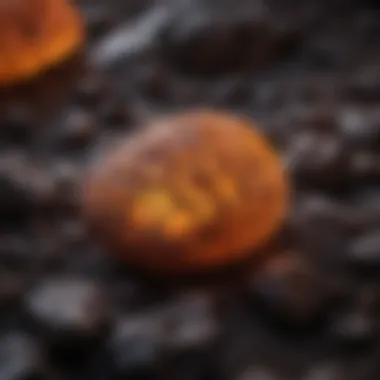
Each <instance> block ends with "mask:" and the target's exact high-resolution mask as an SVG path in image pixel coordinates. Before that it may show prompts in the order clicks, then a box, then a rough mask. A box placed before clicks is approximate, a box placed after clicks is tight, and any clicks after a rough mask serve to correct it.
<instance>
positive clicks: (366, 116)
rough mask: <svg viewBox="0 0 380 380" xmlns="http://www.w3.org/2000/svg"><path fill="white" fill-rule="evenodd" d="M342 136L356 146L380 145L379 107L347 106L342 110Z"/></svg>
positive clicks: (363, 147)
mask: <svg viewBox="0 0 380 380" xmlns="http://www.w3.org/2000/svg"><path fill="white" fill-rule="evenodd" d="M339 126H340V131H341V135H342V138H343V139H344V140H345V141H347V142H348V143H349V144H350V145H352V146H353V147H356V148H361V149H362V150H363V149H371V148H376V147H378V146H379V145H380V112H379V110H378V109H377V107H345V108H343V109H342V111H341V112H340V116H339Z"/></svg>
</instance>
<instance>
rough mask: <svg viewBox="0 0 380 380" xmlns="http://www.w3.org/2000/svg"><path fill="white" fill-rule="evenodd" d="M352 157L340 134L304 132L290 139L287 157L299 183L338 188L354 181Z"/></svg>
mask: <svg viewBox="0 0 380 380" xmlns="http://www.w3.org/2000/svg"><path fill="white" fill-rule="evenodd" d="M349 157H350V155H349V151H347V149H346V147H345V145H344V143H343V141H342V140H340V139H339V138H338V136H336V135H334V134H330V133H317V132H314V131H304V132H302V133H298V134H297V135H295V136H293V137H292V138H291V139H290V144H289V147H288V152H287V156H286V159H287V163H288V166H289V169H290V171H291V173H292V175H293V177H294V179H295V180H296V181H297V183H299V184H301V185H307V186H317V187H321V188H323V189H334V188H336V187H337V186H342V185H344V184H346V183H347V182H348V181H349V180H350V178H349V174H350V173H349V163H350V161H349Z"/></svg>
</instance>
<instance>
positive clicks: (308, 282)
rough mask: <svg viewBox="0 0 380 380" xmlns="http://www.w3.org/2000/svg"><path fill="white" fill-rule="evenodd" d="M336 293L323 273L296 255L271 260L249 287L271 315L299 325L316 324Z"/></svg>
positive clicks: (284, 255)
mask: <svg viewBox="0 0 380 380" xmlns="http://www.w3.org/2000/svg"><path fill="white" fill-rule="evenodd" d="M333 293H334V289H333V288H331V289H329V286H328V284H327V283H326V281H325V279H324V276H323V273H319V272H318V271H317V269H316V268H315V267H313V266H312V265H310V264H308V263H307V262H305V260H304V259H301V258H300V257H297V255H295V254H294V253H292V252H284V253H281V254H278V255H277V256H275V257H273V258H269V259H268V262H267V263H266V264H264V266H263V267H261V268H259V270H258V273H257V274H253V275H252V278H251V280H250V287H249V294H250V296H251V297H252V298H253V299H259V300H260V302H261V303H263V304H264V306H265V308H267V309H268V310H270V313H271V315H273V316H274V317H275V318H280V319H282V320H284V321H286V322H291V323H295V324H304V323H306V324H307V323H309V322H313V321H314V320H315V318H316V317H318V316H319V315H320V313H321V312H322V311H324V310H325V309H326V306H327V305H328V303H329V302H328V301H329V300H330V298H331V297H332V296H333Z"/></svg>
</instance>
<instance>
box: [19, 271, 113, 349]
mask: <svg viewBox="0 0 380 380" xmlns="http://www.w3.org/2000/svg"><path fill="white" fill-rule="evenodd" d="M25 308H26V311H27V313H28V315H30V317H31V318H32V320H33V321H34V322H35V323H36V325H37V327H38V328H39V329H40V330H41V332H42V333H43V334H44V336H45V337H46V339H47V342H48V343H49V344H51V345H52V346H53V347H59V348H60V349H61V348H62V349H63V350H68V351H73V352H75V353H77V349H79V348H81V347H82V346H83V345H85V346H86V345H91V344H93V343H94V342H97V340H98V339H100V338H101V337H102V336H103V334H104V333H105V330H106V328H107V325H108V322H109V317H110V310H109V308H108V305H107V302H106V300H105V298H104V295H103V293H102V290H101V289H100V288H99V286H98V285H97V284H95V283H93V282H92V281H89V280H86V279H81V278H70V277H61V278H52V279H48V280H45V281H42V282H41V283H40V284H39V285H37V286H36V287H35V288H34V289H32V290H31V292H30V293H29V294H28V295H27V297H26V300H25ZM80 354H83V355H85V354H86V352H81V353H80Z"/></svg>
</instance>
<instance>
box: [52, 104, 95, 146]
mask: <svg viewBox="0 0 380 380" xmlns="http://www.w3.org/2000/svg"><path fill="white" fill-rule="evenodd" d="M96 129H97V128H96V120H95V119H94V118H93V117H92V116H91V114H90V113H89V112H86V111H83V110H81V109H77V110H71V111H70V113H69V114H68V115H67V116H66V118H65V120H64V122H63V126H62V128H61V130H60V131H59V135H60V136H59V145H60V146H61V147H62V148H63V149H67V150H70V151H72V150H82V149H86V148H88V147H89V144H90V143H91V142H92V140H93V138H94V135H95V133H96Z"/></svg>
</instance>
